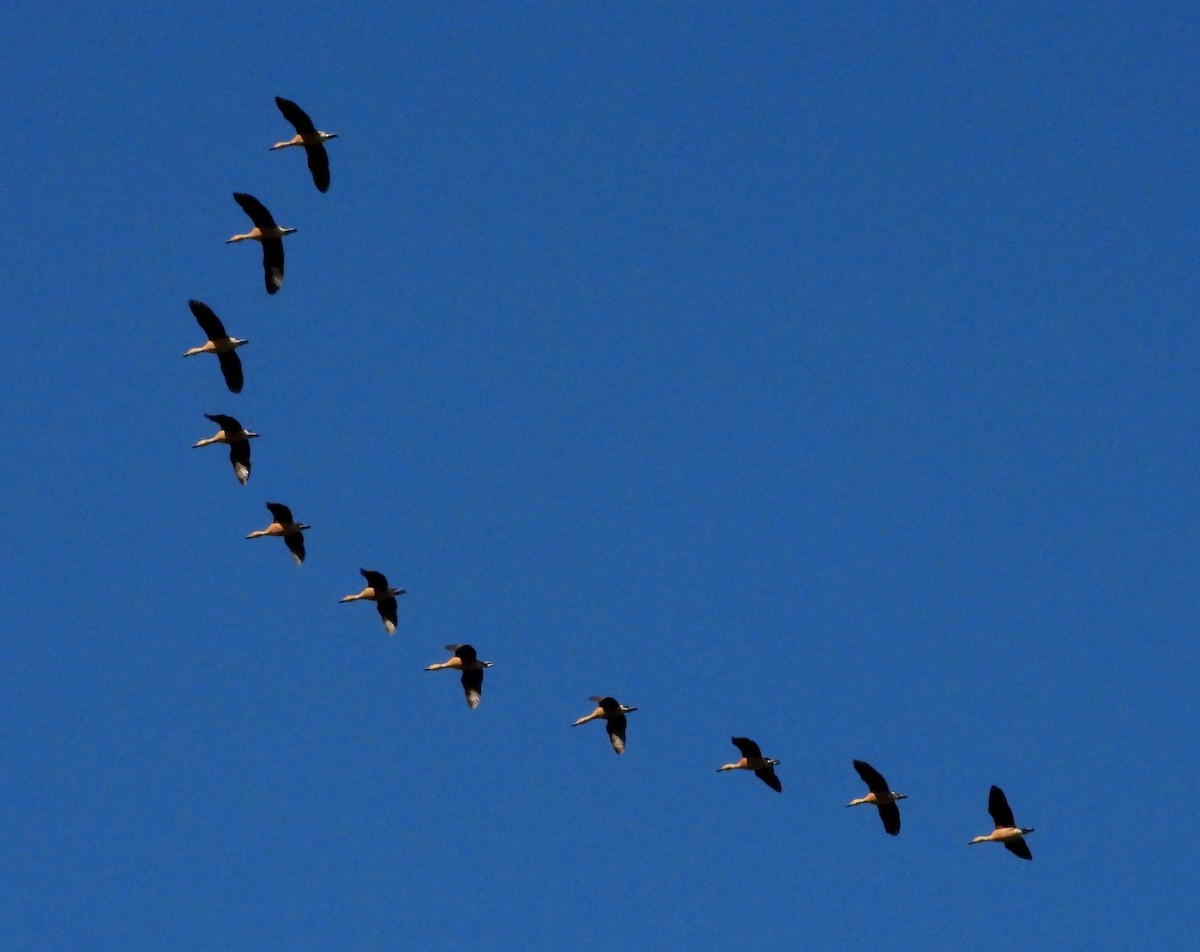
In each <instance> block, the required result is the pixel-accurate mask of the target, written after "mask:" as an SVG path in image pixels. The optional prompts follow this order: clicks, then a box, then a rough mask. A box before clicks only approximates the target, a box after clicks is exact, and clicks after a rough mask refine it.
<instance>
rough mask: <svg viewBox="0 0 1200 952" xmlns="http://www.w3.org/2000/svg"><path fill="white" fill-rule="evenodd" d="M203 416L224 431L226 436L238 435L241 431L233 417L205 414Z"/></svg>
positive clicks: (221, 414)
mask: <svg viewBox="0 0 1200 952" xmlns="http://www.w3.org/2000/svg"><path fill="white" fill-rule="evenodd" d="M204 415H205V416H206V417H208V418H209V419H210V420H212V421H213V423H215V424H216V425H217V426H219V427H220V428H221V429H222V430H224V431H225V435H226V436H228V435H229V434H230V433H240V432H241V431H242V425H241V424H240V423H238V421H237V420H235V419H234V418H233V417H231V416H228V415H226V414H224V413H206V414H204Z"/></svg>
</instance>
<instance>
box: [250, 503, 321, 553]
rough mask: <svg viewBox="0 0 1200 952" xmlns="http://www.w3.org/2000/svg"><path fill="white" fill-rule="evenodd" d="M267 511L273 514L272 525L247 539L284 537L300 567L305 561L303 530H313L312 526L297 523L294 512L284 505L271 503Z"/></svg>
mask: <svg viewBox="0 0 1200 952" xmlns="http://www.w3.org/2000/svg"><path fill="white" fill-rule="evenodd" d="M267 509H269V510H270V512H271V518H272V521H271V524H270V525H269V526H267V527H266V528H265V529H255V530H254V531H253V532H251V533H250V534H249V535H248V536H246V538H247V539H262V538H265V537H267V536H282V537H283V541H284V544H286V545H287V547H288V551H289V552H291V553H292V558H293V559H295V560H296V564H297V565H300V564H301V563H302V562H303V561H304V532H303V530H305V529H311V528H312V526H310V525H306V524H305V523H302V522H297V521H296V520H295V519H294V518H292V510H291V509H289V508H288V507H287V506H285V505H283V504H282V503H278V502H269V503H267Z"/></svg>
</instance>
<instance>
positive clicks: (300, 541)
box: [283, 532, 304, 564]
mask: <svg viewBox="0 0 1200 952" xmlns="http://www.w3.org/2000/svg"><path fill="white" fill-rule="evenodd" d="M283 541H284V542H286V543H287V547H288V549H289V550H290V551H291V553H292V555H293V556H295V558H296V562H297V564H299V563H300V562H303V561H304V533H303V532H293V533H292V534H291V535H285V536H284V537H283Z"/></svg>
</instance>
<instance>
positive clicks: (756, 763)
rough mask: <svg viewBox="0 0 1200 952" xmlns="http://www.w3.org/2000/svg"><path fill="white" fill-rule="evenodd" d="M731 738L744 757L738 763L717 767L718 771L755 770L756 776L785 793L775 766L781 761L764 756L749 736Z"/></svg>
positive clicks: (773, 788) (775, 789) (778, 791)
mask: <svg viewBox="0 0 1200 952" xmlns="http://www.w3.org/2000/svg"><path fill="white" fill-rule="evenodd" d="M729 739H730V741H731V742H732V743H733V746H734V747H736V748H737V749H738V751H739V752H740V753H741V755H742V758H741V760H739V761H737V762H736V763H732V764H723V765H722V766H720V767H718V768H717V773H720V772H721V771H722V770H753V771H754V776H756V777H757V778H758V779H759V780H761V781H762V782H763V783H765V784H766V785H767V786H768V787H770V788H771V789H772V790H774V791H775V792H776V793H783V784H782V783H780V781H779V778H778V777H777V776H775V766H776V765H777V764H778V763H779V761H778V760H770V759H768V758H766V757H764V756H763V755H762V749H761V748H760V747H759V746H758V744H756V743H754V741H752V740H751V739H750V738H749V737H731V738H729Z"/></svg>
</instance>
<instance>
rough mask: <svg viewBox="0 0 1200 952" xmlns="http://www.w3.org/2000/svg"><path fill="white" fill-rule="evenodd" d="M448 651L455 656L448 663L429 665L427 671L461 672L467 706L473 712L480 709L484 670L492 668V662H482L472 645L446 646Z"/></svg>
mask: <svg viewBox="0 0 1200 952" xmlns="http://www.w3.org/2000/svg"><path fill="white" fill-rule="evenodd" d="M446 650H447V651H452V652H454V654H453V656H452V657H451V658H450V660H448V661H442V662H440V663H435V664H431V665H429V667H427V668H426V669H425V670H426V671H443V670H446V669H451V670H454V671H461V672H462V678H461V679H460V680H461V681H462V686H463V693H464V694H466V696H467V706H468V707H470V708H471V710H475V708H477V707H479V700H480V698H481V697H482V696H483V669H484V668H490V667H492V662H490V661H480V660H479V656H478V655H477V654H476V652H475V649H474V648H473V647H472V646H471V645H463V644H456V645H446Z"/></svg>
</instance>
